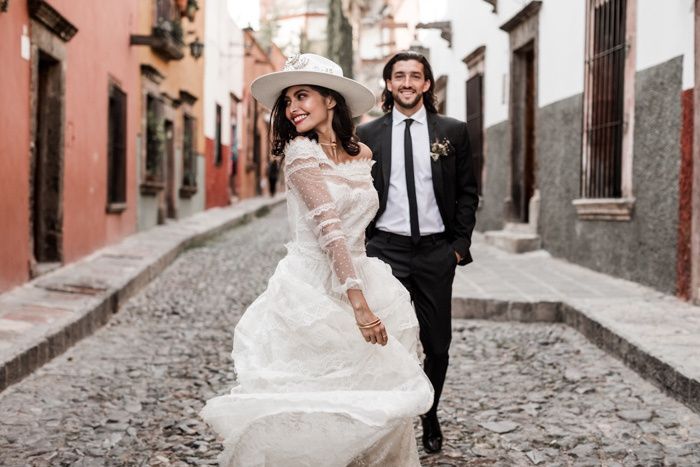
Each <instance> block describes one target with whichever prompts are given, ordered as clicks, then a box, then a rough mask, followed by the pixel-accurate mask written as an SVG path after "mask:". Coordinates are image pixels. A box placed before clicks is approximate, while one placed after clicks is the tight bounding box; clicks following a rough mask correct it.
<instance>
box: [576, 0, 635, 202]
mask: <svg viewBox="0 0 700 467" xmlns="http://www.w3.org/2000/svg"><path fill="white" fill-rule="evenodd" d="M627 4H628V2H627V0H589V2H588V11H587V22H588V29H587V32H588V38H587V39H588V40H587V44H586V48H587V50H586V64H585V66H586V74H585V80H586V83H585V93H586V95H585V96H584V103H585V105H584V123H583V125H584V127H583V130H584V137H583V141H584V145H583V158H582V161H581V196H582V197H583V198H621V197H622V196H623V189H622V179H623V138H624V132H625V86H628V85H629V83H626V82H625V68H626V57H627V48H628V44H627V40H626V37H627V35H626V27H627V21H626V18H627V7H628V5H627Z"/></svg>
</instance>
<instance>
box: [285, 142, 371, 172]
mask: <svg viewBox="0 0 700 467" xmlns="http://www.w3.org/2000/svg"><path fill="white" fill-rule="evenodd" d="M297 138H299V136H297ZM301 138H303V139H305V140H306V141H308V142H309V143H311V144H313V145H314V146H315V147H316V148H317V149H316V151H317V152H318V153H319V155H322V156H323V160H324V161H328V162H329V163H331V164H332V165H334V166H335V167H342V166H347V165H351V164H359V163H363V162H365V163H371V162H374V159H372V158H363V159H357V158H355V157H353V156H351V157H352V158H351V159H348V160H346V161H343V162H336V161H334V160H333V159H331V158H330V157H328V155H327V154H326V153H325V152H324V151H323V148H322V147H321V145H320V144H318V142H317V141H314V140H312V139H311V138H307V137H305V136H302V137H301ZM295 140H296V138H295V139H294V140H292V141H295ZM296 141H299V140H296Z"/></svg>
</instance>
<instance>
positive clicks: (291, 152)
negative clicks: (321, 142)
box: [285, 137, 362, 293]
mask: <svg viewBox="0 0 700 467" xmlns="http://www.w3.org/2000/svg"><path fill="white" fill-rule="evenodd" d="M321 163H322V159H321V156H320V155H319V154H318V152H317V148H316V147H315V143H313V142H312V141H310V140H308V139H307V138H301V137H298V138H296V139H294V140H293V141H290V142H289V143H288V144H287V147H286V148H285V164H286V168H285V173H286V177H287V186H288V187H289V188H290V189H291V190H292V191H293V192H294V193H295V194H296V195H297V196H298V198H299V199H300V200H301V201H302V202H303V203H304V204H305V205H306V207H307V209H308V212H307V213H306V214H305V218H306V219H305V220H306V221H307V222H308V224H309V225H310V227H311V229H312V230H313V231H314V233H315V234H316V237H317V239H318V243H319V245H320V247H321V249H322V250H323V251H324V252H325V253H326V254H327V255H328V257H329V259H330V262H331V268H332V269H333V273H334V274H335V276H336V278H337V279H338V282H339V283H340V286H339V287H337V288H335V287H334V290H335V291H336V292H339V293H344V292H346V291H347V290H348V289H361V288H362V281H360V279H359V278H358V277H357V274H356V272H355V267H354V266H353V263H352V256H351V255H350V250H349V249H348V246H347V241H346V238H345V234H344V233H343V229H342V226H341V223H340V217H339V215H338V212H337V211H336V207H335V203H334V202H333V198H331V195H330V193H329V191H328V186H327V184H326V181H325V180H324V177H323V173H322V171H321Z"/></svg>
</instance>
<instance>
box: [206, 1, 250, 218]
mask: <svg viewBox="0 0 700 467" xmlns="http://www.w3.org/2000/svg"><path fill="white" fill-rule="evenodd" d="M204 50H205V51H206V57H205V72H204V141H205V146H204V159H205V172H206V207H207V208H211V207H216V206H226V205H228V204H230V203H231V197H232V196H238V193H237V192H236V183H235V177H236V176H237V175H238V172H237V169H238V165H237V164H238V154H239V147H238V145H239V141H240V139H241V133H242V127H241V125H240V124H241V123H242V121H241V119H242V115H241V113H242V109H241V107H242V105H241V101H242V91H243V59H244V57H243V53H244V52H243V31H242V30H241V29H240V28H239V27H238V26H237V25H236V23H235V22H234V21H233V19H232V18H231V16H230V15H229V13H228V8H227V6H226V3H225V2H209V3H208V7H207V9H206V40H205V48H204Z"/></svg>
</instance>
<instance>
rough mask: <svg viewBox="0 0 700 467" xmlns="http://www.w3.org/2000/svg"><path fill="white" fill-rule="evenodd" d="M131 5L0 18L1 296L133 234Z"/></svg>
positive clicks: (25, 10)
mask: <svg viewBox="0 0 700 467" xmlns="http://www.w3.org/2000/svg"><path fill="white" fill-rule="evenodd" d="M138 4H139V2H138V1H136V0H124V1H119V2H117V1H110V2H88V3H83V2H81V3H80V4H78V3H76V2H70V1H68V0H51V1H44V0H41V1H32V2H19V1H13V2H9V3H8V4H6V7H7V8H6V11H0V41H1V42H2V44H3V47H1V48H0V59H1V60H2V63H3V69H4V70H5V71H7V70H10V71H9V72H5V73H2V75H0V83H2V85H1V86H0V101H1V102H2V103H3V108H4V110H3V112H0V154H2V157H0V219H2V224H3V229H2V234H0V291H4V290H7V289H9V288H11V287H12V286H15V285H18V284H21V283H22V282H25V281H27V280H28V279H30V278H32V277H34V276H37V275H39V274H42V273H44V272H47V271H49V270H52V269H54V268H56V267H59V266H60V265H61V264H64V263H67V262H71V261H74V260H76V259H78V258H80V257H82V256H84V255H86V254H88V253H90V252H91V251H94V250H95V249H97V248H99V247H101V246H104V245H107V244H110V243H113V242H116V241H118V240H119V239H121V238H123V237H124V236H126V235H128V234H130V233H132V232H134V230H135V228H136V218H137V217H136V216H137V214H136V212H137V209H136V206H137V197H138V195H137V192H136V190H135V187H136V185H135V184H134V180H135V177H136V170H135V165H136V164H135V160H136V147H135V145H134V144H129V142H130V141H133V139H134V138H135V136H136V134H137V133H138V131H139V117H138V115H139V113H138V94H139V92H138V57H137V56H136V54H135V53H134V51H133V50H132V49H131V48H130V47H129V31H130V30H131V29H132V24H133V22H134V21H135V19H136V18H137V16H138ZM106 56H109V60H105V59H104V58H105V57H106ZM96 57H99V59H96Z"/></svg>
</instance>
